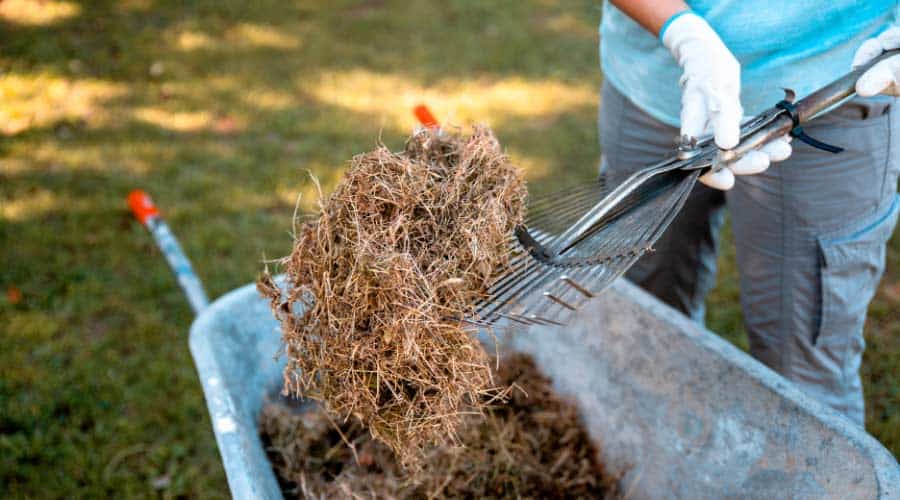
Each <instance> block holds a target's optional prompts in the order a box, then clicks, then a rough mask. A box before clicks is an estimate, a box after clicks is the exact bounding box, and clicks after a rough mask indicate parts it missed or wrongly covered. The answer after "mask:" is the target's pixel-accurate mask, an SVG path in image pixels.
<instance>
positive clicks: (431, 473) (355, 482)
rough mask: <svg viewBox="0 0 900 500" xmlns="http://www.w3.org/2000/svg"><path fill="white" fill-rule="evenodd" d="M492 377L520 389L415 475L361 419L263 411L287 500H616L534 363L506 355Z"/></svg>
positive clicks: (470, 422)
mask: <svg viewBox="0 0 900 500" xmlns="http://www.w3.org/2000/svg"><path fill="white" fill-rule="evenodd" d="M497 378H498V379H499V381H500V382H502V383H504V384H509V385H513V386H515V387H517V388H518V390H515V391H513V393H512V397H511V398H510V400H509V401H508V402H507V403H506V404H498V405H496V406H491V407H489V408H488V410H487V412H486V418H483V419H482V418H478V417H474V416H471V417H468V418H467V419H466V425H465V426H464V427H463V428H462V431H461V433H460V438H461V443H462V446H459V447H440V448H434V449H432V450H430V451H429V453H428V454H427V455H426V456H425V457H424V459H423V462H422V467H421V468H420V469H419V470H417V471H416V472H414V473H411V474H410V473H407V472H406V471H404V470H403V469H402V468H401V467H400V466H399V465H398V463H397V461H396V459H395V455H394V454H393V453H392V452H391V450H390V448H388V447H387V446H386V445H384V444H382V443H380V442H378V441H375V440H373V439H372V438H371V437H370V436H369V435H368V433H366V432H365V430H364V429H363V427H362V426H361V425H360V424H359V422H358V421H356V420H354V419H351V420H350V421H348V422H345V423H344V424H342V425H340V426H339V427H338V428H334V427H333V426H332V425H331V424H330V423H329V419H328V417H327V416H326V415H325V414H324V413H323V412H322V411H321V409H320V408H318V407H315V406H313V407H300V408H293V409H292V408H290V407H289V406H288V404H290V403H289V402H288V403H287V404H286V403H285V402H273V403H269V404H267V405H266V406H264V407H263V411H262V414H261V416H260V434H261V435H262V437H263V440H264V441H265V442H266V443H267V450H268V455H269V458H270V459H271V461H272V463H273V466H274V468H275V472H276V474H277V475H278V477H279V480H280V482H281V484H282V488H283V489H284V491H285V493H286V494H287V495H286V496H289V495H296V496H299V497H303V498H335V497H341V498H364V497H365V498H426V497H427V498H434V497H441V498H443V497H448V498H603V497H614V496H615V495H616V491H615V487H614V483H613V480H612V478H611V477H610V476H609V475H607V474H606V473H605V472H604V471H603V469H602V467H601V465H600V464H599V463H598V462H597V460H596V455H597V450H596V448H595V447H594V445H593V444H592V442H591V440H590V438H589V436H588V434H587V432H586V431H585V429H584V426H583V425H582V423H581V418H580V416H579V414H578V411H577V409H576V408H575V407H574V406H572V405H570V404H568V403H566V402H565V401H563V400H562V399H560V398H559V397H558V396H557V395H556V394H555V393H553V391H552V387H551V384H550V381H549V380H548V379H547V378H546V377H544V376H543V375H542V374H541V373H540V372H539V371H538V369H537V368H536V366H535V365H534V362H533V361H532V360H531V358H529V357H527V356H524V355H514V356H511V357H508V358H504V360H503V362H502V363H501V365H500V369H499V371H498V373H497ZM347 443H350V446H348V444H347ZM351 446H352V447H351Z"/></svg>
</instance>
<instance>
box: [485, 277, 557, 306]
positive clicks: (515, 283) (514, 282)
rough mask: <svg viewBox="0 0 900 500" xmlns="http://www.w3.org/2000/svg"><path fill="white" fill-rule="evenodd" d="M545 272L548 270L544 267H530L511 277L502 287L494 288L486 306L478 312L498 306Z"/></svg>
mask: <svg viewBox="0 0 900 500" xmlns="http://www.w3.org/2000/svg"><path fill="white" fill-rule="evenodd" d="M543 272H546V269H544V268H543V267H542V266H530V267H527V268H525V269H524V270H523V271H520V272H518V273H516V274H515V275H512V276H510V278H509V279H507V280H506V281H505V282H504V283H503V284H502V285H500V286H497V287H493V288H492V290H491V297H490V298H489V299H488V300H486V301H485V304H483V305H479V308H478V310H479V311H481V310H483V309H484V308H486V307H488V306H490V305H491V304H496V303H497V302H498V301H500V300H502V299H505V298H506V296H507V295H509V294H510V292H512V291H514V290H516V289H517V288H520V287H521V286H522V285H523V284H524V283H528V281H529V280H531V279H534V277H535V276H539V275H540V273H543Z"/></svg>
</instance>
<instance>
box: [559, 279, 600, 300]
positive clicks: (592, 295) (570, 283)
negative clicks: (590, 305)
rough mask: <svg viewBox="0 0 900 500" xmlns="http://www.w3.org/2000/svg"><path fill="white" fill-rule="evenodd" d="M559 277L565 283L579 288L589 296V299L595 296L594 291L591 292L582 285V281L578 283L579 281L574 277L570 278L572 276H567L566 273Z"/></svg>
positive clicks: (583, 293)
mask: <svg viewBox="0 0 900 500" xmlns="http://www.w3.org/2000/svg"><path fill="white" fill-rule="evenodd" d="M559 279H560V281H562V282H563V283H565V284H567V285H569V286H571V287H572V288H574V289H576V290H578V291H579V292H581V294H582V295H584V296H585V297H587V298H589V299H590V298H593V297H594V294H593V293H591V292H590V291H589V290H588V289H587V288H585V287H583V286H581V284H580V283H578V282H577V281H575V280H573V279H572V278H570V277H568V276H566V275H563V276H561V277H560V278H559Z"/></svg>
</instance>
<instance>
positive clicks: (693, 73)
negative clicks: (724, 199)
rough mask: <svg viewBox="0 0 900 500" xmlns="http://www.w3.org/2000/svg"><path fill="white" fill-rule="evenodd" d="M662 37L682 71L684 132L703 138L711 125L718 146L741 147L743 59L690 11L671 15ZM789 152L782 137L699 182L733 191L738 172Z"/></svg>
mask: <svg viewBox="0 0 900 500" xmlns="http://www.w3.org/2000/svg"><path fill="white" fill-rule="evenodd" d="M660 38H661V39H662V42H663V45H665V47H666V48H667V49H669V52H671V53H672V56H673V57H674V58H675V60H676V61H678V64H679V65H680V66H681V68H682V69H683V70H684V72H683V73H682V75H681V80H680V83H681V89H682V93H681V135H682V136H685V135H686V136H688V137H700V136H701V135H703V134H704V132H706V131H707V130H708V129H709V128H711V129H712V133H713V136H714V138H715V141H716V145H717V146H719V147H720V148H722V149H731V148H733V147H735V146H737V145H738V142H739V141H740V131H741V117H742V116H743V114H744V113H743V108H742V107H741V65H740V63H738V61H737V59H735V57H734V55H732V53H731V51H730V50H728V47H726V46H725V44H724V43H723V42H722V40H721V39H720V38H719V35H717V34H716V32H715V31H713V29H712V27H711V26H710V25H709V24H708V23H707V22H706V21H705V20H704V19H703V18H702V17H700V16H698V15H696V14H693V13H691V12H689V11H685V12H682V13H679V14H676V15H675V16H673V18H672V19H671V20H669V21H668V22H667V23H666V25H665V26H664V27H663V30H662V33H660ZM790 155H791V145H790V140H789V138H787V137H785V138H783V139H778V140H775V141H772V142H770V143H769V144H767V145H766V146H764V147H762V148H760V149H759V150H757V151H751V152H750V153H747V154H746V155H744V157H743V158H741V159H740V160H738V161H736V162H734V163H731V164H729V165H728V166H727V167H726V168H723V169H721V170H719V171H718V172H710V173H708V174H706V175H704V176H703V177H700V182H702V183H704V184H706V185H707V186H710V187H712V188H716V189H723V190H725V189H731V187H732V186H734V176H735V175H749V174H758V173H760V172H762V171H764V170H766V169H767V168H769V164H770V163H771V162H773V161H781V160H784V159H786V158H787V157H788V156H790Z"/></svg>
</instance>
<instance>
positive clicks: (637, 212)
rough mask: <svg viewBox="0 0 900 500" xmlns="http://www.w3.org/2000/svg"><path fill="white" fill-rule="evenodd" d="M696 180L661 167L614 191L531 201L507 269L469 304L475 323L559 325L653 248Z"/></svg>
mask: <svg viewBox="0 0 900 500" xmlns="http://www.w3.org/2000/svg"><path fill="white" fill-rule="evenodd" d="M699 176H700V171H699V170H683V169H680V168H672V167H671V166H668V165H667V166H660V167H659V168H656V169H645V170H642V171H640V172H638V173H637V174H634V175H633V176H632V177H631V178H629V179H628V180H626V181H625V182H623V183H622V184H621V185H619V186H618V187H616V188H615V189H609V188H608V187H607V186H606V185H605V182H604V180H603V178H602V177H601V179H600V180H599V181H598V182H593V183H590V184H587V185H583V186H579V187H577V188H575V189H570V190H566V191H563V192H557V193H553V194H550V195H547V196H543V197H541V198H538V199H535V200H534V201H532V202H531V203H530V204H529V208H528V218H527V220H526V223H525V224H524V225H523V226H521V227H519V228H518V229H517V230H516V235H515V238H513V239H512V240H511V241H510V252H511V253H512V258H511V259H510V263H509V265H508V266H507V267H506V269H504V270H503V272H502V274H501V276H500V278H499V279H498V280H497V281H496V282H495V283H494V285H493V286H492V287H491V290H490V292H489V296H488V297H487V298H486V299H485V300H484V301H482V302H481V303H479V304H478V305H477V306H476V311H475V317H476V318H477V322H478V323H479V324H482V325H485V324H486V325H494V324H498V323H500V322H506V323H508V322H515V323H520V324H529V325H532V324H545V325H548V324H549V325H564V324H565V323H566V321H567V320H568V319H569V318H570V317H571V315H572V313H573V312H574V311H576V310H577V309H578V308H579V307H580V306H581V305H583V304H584V302H585V301H587V300H588V299H590V298H591V297H593V296H595V295H596V294H598V293H599V292H601V291H602V290H603V289H604V288H606V287H607V286H609V284H610V283H612V282H613V280H615V279H616V278H618V277H619V276H621V275H622V274H623V273H624V272H625V271H626V270H628V268H629V267H631V266H632V265H633V264H634V263H635V262H636V261H637V260H638V259H639V258H640V257H641V256H642V255H643V254H644V253H646V252H647V251H650V250H652V247H653V244H654V243H655V242H656V241H657V240H658V239H659V237H660V236H662V234H663V232H664V231H665V229H666V228H667V227H668V226H669V224H671V222H672V220H673V219H674V217H675V215H676V214H677V213H678V211H679V210H680V209H681V207H682V206H683V205H684V202H685V200H686V199H687V197H688V195H689V194H690V192H691V189H692V188H693V187H694V184H695V183H696V180H697V178H698V177H699Z"/></svg>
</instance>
